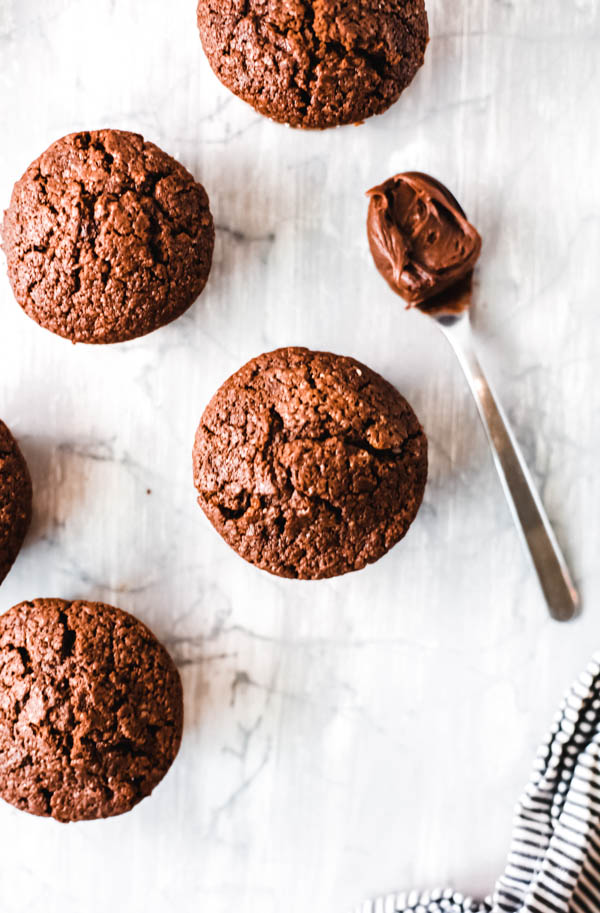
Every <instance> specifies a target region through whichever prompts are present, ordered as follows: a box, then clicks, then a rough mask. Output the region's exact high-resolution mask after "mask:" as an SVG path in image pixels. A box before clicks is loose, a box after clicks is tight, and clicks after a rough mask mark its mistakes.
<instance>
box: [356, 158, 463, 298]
mask: <svg viewBox="0 0 600 913" xmlns="http://www.w3.org/2000/svg"><path fill="white" fill-rule="evenodd" d="M368 196H369V198H370V200H369V213H368V217H367V233H368V236H369V246H370V248H371V253H372V255H373V260H374V261H375V266H376V267H377V269H378V270H379V272H380V273H381V275H382V276H383V278H384V279H385V280H386V282H387V283H388V285H389V286H390V287H391V288H392V289H393V290H394V291H395V292H397V293H398V294H399V295H401V296H402V298H404V299H405V301H407V302H408V304H409V306H410V305H416V306H417V307H419V306H421V305H422V304H423V302H425V301H428V300H429V299H430V298H432V297H433V296H434V295H439V294H440V292H444V291H445V290H446V289H448V288H450V287H451V286H454V285H455V284H457V283H459V282H460V281H461V280H463V279H465V277H467V276H469V275H470V273H471V272H472V270H473V267H474V266H475V263H476V261H477V258H478V257H479V254H480V252H481V237H480V236H479V234H478V232H477V231H476V229H475V228H473V226H472V225H471V224H470V222H468V221H467V218H466V216H465V214H464V212H463V210H462V209H461V207H460V205H459V203H458V202H457V201H456V199H455V198H454V197H453V196H452V194H451V193H450V191H449V190H447V188H446V187H444V185H443V184H440V182H439V181H436V180H435V178H432V177H429V175H427V174H421V173H420V172H417V171H411V172H407V173H406V174H397V175H396V176H395V177H393V178H389V180H387V181H384V183H383V184H380V185H379V186H378V187H373V188H372V189H371V190H369V191H368Z"/></svg>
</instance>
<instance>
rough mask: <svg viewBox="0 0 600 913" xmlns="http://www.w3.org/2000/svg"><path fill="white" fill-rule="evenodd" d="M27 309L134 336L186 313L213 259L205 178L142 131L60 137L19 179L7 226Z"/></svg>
mask: <svg viewBox="0 0 600 913" xmlns="http://www.w3.org/2000/svg"><path fill="white" fill-rule="evenodd" d="M2 235H3V246H4V250H5V253H6V257H7V261H8V275H9V278H10V282H11V285H12V288H13V291H14V294H15V297H16V299H17V301H18V302H19V304H20V305H21V307H22V308H23V310H24V311H25V313H26V314H28V315H29V317H31V318H32V319H33V320H35V321H36V322H37V323H39V324H40V325H41V326H43V327H46V329H48V330H52V332H53V333H57V334H58V335H59V336H64V337H65V338H66V339H70V340H72V341H73V342H88V343H110V342H123V341H125V340H127V339H134V338H135V337H137V336H143V335H145V334H146V333H150V332H151V331H152V330H156V329H157V328H158V327H161V326H164V325H165V324H167V323H169V322H170V321H171V320H174V319H175V318H176V317H179V316H180V315H181V314H183V312H184V311H185V310H187V308H189V307H190V305H191V304H192V303H193V302H194V300H195V299H196V298H197V297H198V295H199V294H200V292H201V291H202V289H203V288H204V286H205V284H206V280H207V278H208V274H209V271H210V266H211V260H212V253H213V245H214V228H213V220H212V216H211V213H210V209H209V204H208V197H207V195H206V191H205V190H204V188H203V187H202V186H201V185H200V184H198V183H196V181H195V180H194V178H193V177H192V175H191V174H190V173H189V172H188V171H186V169H185V168H184V167H183V165H180V164H179V162H176V161H175V159H173V158H171V156H169V155H167V154H166V153H165V152H162V151H161V150H160V149H159V148H158V147H157V146H155V145H153V143H147V142H145V141H144V139H143V137H141V136H138V135H137V134H135V133H126V132H124V131H121V130H96V131H92V132H87V133H73V134H71V135H70V136H65V137H64V138H63V139H60V140H58V141H57V142H55V143H53V145H52V146H50V148H49V149H48V150H47V151H46V152H44V154H43V155H41V156H40V157H39V158H38V159H36V161H35V162H33V164H32V165H30V166H29V168H28V169H27V171H26V172H25V174H24V175H23V177H22V178H21V180H20V181H18V182H17V184H16V185H15V187H14V190H13V193H12V199H11V203H10V206H9V209H8V211H7V212H6V213H5V218H4V225H3V229H2Z"/></svg>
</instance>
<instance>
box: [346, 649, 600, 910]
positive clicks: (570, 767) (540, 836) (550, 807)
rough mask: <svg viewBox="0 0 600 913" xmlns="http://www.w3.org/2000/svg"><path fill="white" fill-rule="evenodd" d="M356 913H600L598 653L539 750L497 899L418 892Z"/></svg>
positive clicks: (365, 906)
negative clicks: (482, 899)
mask: <svg viewBox="0 0 600 913" xmlns="http://www.w3.org/2000/svg"><path fill="white" fill-rule="evenodd" d="M354 913H600V653H597V654H596V655H595V656H594V658H593V659H592V661H591V662H590V664H589V665H588V667H587V669H586V670H585V672H584V673H583V674H582V675H581V676H580V678H579V679H578V680H577V681H576V682H575V684H574V685H573V686H572V688H571V689H570V691H569V692H568V694H567V695H566V697H565V698H564V700H563V702H562V704H561V706H560V710H559V711H558V713H557V715H556V717H555V720H554V725H553V727H552V730H551V732H550V735H549V736H548V738H547V739H546V741H545V742H544V744H543V745H542V747H541V748H540V750H539V752H538V754H537V757H536V760H535V764H534V770H533V775H532V778H531V782H530V783H529V785H528V786H527V788H526V790H525V793H524V795H523V796H522V798H521V801H520V802H519V804H518V805H517V809H516V813H515V822H514V832H513V837H512V843H511V847H510V852H509V855H508V862H507V864H506V868H505V870H504V874H503V875H501V876H500V878H499V879H498V882H497V883H496V889H495V891H494V893H493V896H492V897H491V898H488V899H487V900H485V901H475V900H471V899H470V898H467V897H463V895H462V894H457V893H456V892H455V891H452V890H447V891H430V892H425V893H419V892H416V891H414V892H413V893H411V894H392V895H388V896H387V897H380V898H378V899H377V900H374V901H368V902H367V903H365V904H363V905H362V906H361V907H357V908H356V910H355V911H354Z"/></svg>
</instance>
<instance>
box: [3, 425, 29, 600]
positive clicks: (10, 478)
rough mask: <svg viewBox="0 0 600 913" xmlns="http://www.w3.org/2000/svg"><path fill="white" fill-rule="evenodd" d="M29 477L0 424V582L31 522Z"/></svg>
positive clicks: (12, 438)
mask: <svg viewBox="0 0 600 913" xmlns="http://www.w3.org/2000/svg"><path fill="white" fill-rule="evenodd" d="M31 501H32V492H31V478H30V476H29V470H28V469H27V463H26V462H25V458H24V456H23V454H22V453H21V451H20V449H19V445H18V444H17V442H16V441H15V439H14V437H13V436H12V434H11V433H10V431H9V430H8V428H7V427H6V425H5V424H4V422H3V421H0V583H2V581H3V580H4V578H5V577H6V575H7V574H8V572H9V570H10V569H11V567H12V565H13V562H14V560H15V558H16V557H17V554H18V553H19V550H20V548H21V546H22V544H23V540H24V538H25V535H26V533H27V530H28V529H29V524H30V522H31Z"/></svg>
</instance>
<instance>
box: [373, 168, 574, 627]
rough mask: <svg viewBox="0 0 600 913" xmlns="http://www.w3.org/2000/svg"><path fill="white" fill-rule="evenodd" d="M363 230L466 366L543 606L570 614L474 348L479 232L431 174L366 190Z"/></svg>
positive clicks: (564, 574)
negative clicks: (473, 299) (474, 281)
mask: <svg viewBox="0 0 600 913" xmlns="http://www.w3.org/2000/svg"><path fill="white" fill-rule="evenodd" d="M368 196H369V213H368V217H367V233H368V237H369V246H370V248H371V253H372V255H373V260H374V261H375V266H376V267H377V269H378V270H379V272H380V273H381V275H382V276H383V278H384V279H385V280H386V282H387V283H388V285H389V286H390V288H391V289H392V290H393V291H394V292H396V293H397V294H398V295H400V296H401V297H402V298H403V299H404V300H405V301H406V302H407V305H408V307H412V306H415V307H417V308H419V310H421V311H423V312H424V313H426V314H427V315H428V316H429V317H432V318H433V319H434V320H435V321H436V323H437V324H438V326H439V327H440V329H441V330H442V332H443V333H444V335H445V336H446V338H447V339H448V341H449V342H450V344H451V346H452V348H453V349H454V352H455V353H456V356H457V357H458V360H459V362H460V365H461V367H462V369H463V371H464V373H465V376H466V378H467V382H468V384H469V387H470V389H471V393H472V394H473V397H474V399H475V402H476V404H477V409H478V411H479V416H480V418H481V421H482V423H483V426H484V428H485V431H486V434H487V438H488V442H489V445H490V448H491V451H492V455H493V457H494V463H495V466H496V469H497V471H498V475H499V476H500V481H501V482H502V487H503V489H504V494H505V495H506V499H507V501H508V504H509V507H510V509H511V511H512V514H513V518H514V520H515V523H516V525H517V528H518V529H519V531H520V533H521V535H522V538H523V542H524V544H525V547H526V549H527V550H528V552H529V556H530V558H531V560H532V563H533V566H534V569H535V571H536V574H537V576H538V580H539V582H540V586H541V588H542V592H543V594H544V597H545V599H546V603H547V605H548V609H549V611H550V614H551V615H552V617H553V618H555V619H557V620H558V621H568V620H569V619H570V618H572V617H573V616H574V615H575V614H576V612H577V609H578V606H579V597H578V595H577V591H576V589H575V586H574V584H573V581H572V579H571V576H570V574H569V570H568V568H567V565H566V562H565V559H564V557H563V555H562V552H561V550H560V547H559V545H558V542H557V540H556V537H555V535H554V532H553V530H552V527H551V526H550V521H549V520H548V517H547V515H546V512H545V510H544V507H543V505H542V502H541V500H540V497H539V495H538V493H537V491H536V488H535V485H534V483H533V479H532V477H531V474H530V472H529V470H528V468H527V466H526V464H525V460H524V459H523V456H522V454H521V451H520V449H519V446H518V444H517V442H516V439H515V437H514V434H513V432H512V430H511V428H510V425H509V423H508V420H507V418H506V416H505V414H504V412H503V410H502V407H501V406H500V403H499V402H498V400H497V399H496V397H495V395H494V393H493V391H492V388H491V386H490V384H489V383H488V380H487V378H486V376H485V374H484V373H483V370H482V368H481V365H480V364H479V361H478V359H477V356H476V354H475V348H474V345H473V338H472V333H471V320H470V308H471V278H472V275H473V268H474V266H475V264H476V262H477V260H478V258H479V254H480V252H481V238H480V236H479V233H478V232H477V230H476V229H475V228H474V227H473V226H472V225H471V223H470V222H469V221H468V220H467V217H466V215H465V213H464V212H463V210H462V207H461V206H460V204H459V203H458V202H457V200H456V199H455V197H453V196H452V194H451V193H450V191H449V190H447V189H446V187H444V185H443V184H441V183H440V182H439V181H437V180H436V179H435V178H432V177H429V175H426V174H422V173H421V172H418V171H410V172H407V173H406V174H397V175H396V176H395V177H392V178H390V179H389V180H387V181H384V183H383V184H380V185H379V186H377V187H374V188H373V189H372V190H369V191H368Z"/></svg>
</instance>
